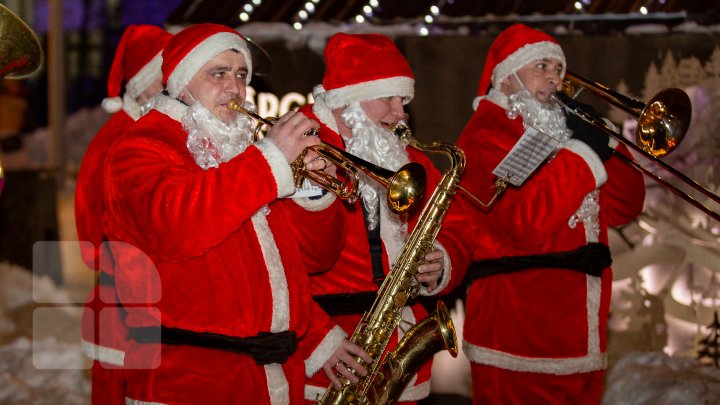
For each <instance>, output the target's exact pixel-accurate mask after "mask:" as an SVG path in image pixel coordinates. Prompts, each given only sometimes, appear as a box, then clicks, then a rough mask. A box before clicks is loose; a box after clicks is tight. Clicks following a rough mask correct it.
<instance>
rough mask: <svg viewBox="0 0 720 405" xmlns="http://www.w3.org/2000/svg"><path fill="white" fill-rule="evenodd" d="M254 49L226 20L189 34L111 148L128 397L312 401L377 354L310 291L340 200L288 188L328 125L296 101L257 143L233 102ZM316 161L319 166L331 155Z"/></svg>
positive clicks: (330, 247) (331, 238)
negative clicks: (322, 378) (312, 383)
mask: <svg viewBox="0 0 720 405" xmlns="http://www.w3.org/2000/svg"><path fill="white" fill-rule="evenodd" d="M249 46H251V45H249V42H248V41H246V40H245V39H244V37H242V36H241V35H240V34H238V33H237V32H236V31H234V30H232V29H230V28H227V27H225V26H222V25H217V24H198V25H194V26H191V27H188V28H186V29H184V30H183V31H181V32H179V33H178V34H176V35H175V36H174V37H173V38H172V39H171V40H170V42H169V43H168V44H167V45H166V47H165V49H164V51H163V54H162V56H163V64H162V71H163V81H164V83H165V86H166V92H167V94H163V95H161V96H159V97H158V98H157V99H156V101H155V103H154V108H153V109H152V110H151V111H150V112H149V113H148V114H146V115H145V116H143V117H142V118H141V119H140V120H138V121H137V123H135V125H133V127H132V128H131V129H130V130H129V131H128V132H127V133H126V134H125V135H124V136H123V137H121V138H120V139H119V140H118V141H117V142H115V143H114V144H113V146H112V147H111V149H110V151H109V153H108V157H107V165H106V182H107V186H106V189H105V201H106V202H107V215H106V218H105V228H104V229H105V232H106V234H107V235H108V239H109V240H110V243H111V248H112V253H113V257H114V258H115V261H116V276H115V278H116V289H117V291H118V295H119V298H120V302H121V303H122V305H123V307H124V308H125V309H126V310H127V317H126V318H125V323H126V325H127V326H128V328H129V336H130V339H131V340H130V343H129V345H128V347H127V349H126V356H125V369H126V376H127V381H128V391H127V392H128V394H127V403H129V404H140V403H241V402H247V403H254V404H286V403H299V402H301V401H302V398H303V383H304V381H305V378H306V375H312V374H314V373H315V372H316V371H317V370H318V369H320V368H321V367H323V364H324V363H325V362H327V361H330V360H328V359H331V358H333V357H335V358H336V357H338V356H341V357H343V358H344V357H349V356H355V355H357V356H361V357H363V358H367V360H368V361H369V358H368V357H367V355H366V354H365V353H364V352H362V351H361V350H360V349H359V348H358V347H357V346H356V345H353V344H351V343H349V342H348V341H347V340H346V339H345V333H343V331H342V330H341V329H340V328H339V327H337V326H334V325H333V324H332V323H331V322H330V319H329V317H328V316H327V315H326V314H325V313H324V312H323V311H322V310H321V308H320V307H319V306H318V305H317V304H315V303H314V302H312V299H311V297H310V293H309V289H308V278H307V274H306V272H307V270H306V268H307V267H312V268H319V269H323V268H327V267H328V266H329V265H330V263H331V262H332V260H334V259H335V257H336V255H337V251H338V250H339V248H340V243H341V242H342V234H343V232H344V220H343V217H342V205H341V204H340V202H339V201H337V199H336V198H335V196H334V195H333V194H326V195H324V196H321V197H320V198H318V199H310V198H287V197H289V196H291V195H292V194H293V193H294V192H295V186H294V181H293V174H292V170H291V166H290V162H293V161H294V160H295V159H296V157H297V156H298V155H299V154H300V153H301V151H303V150H304V149H305V148H306V147H308V146H311V145H315V144H317V143H318V142H319V139H317V137H313V136H305V134H307V133H308V132H309V131H310V130H311V129H313V128H316V127H317V123H315V122H314V121H312V120H310V119H308V118H307V117H306V116H304V115H302V114H298V113H294V112H290V113H287V114H285V115H284V116H282V117H280V119H279V120H278V121H277V122H276V123H275V125H274V126H273V127H272V128H271V129H270V130H269V131H268V134H267V136H266V137H265V138H263V139H261V140H259V141H258V142H255V143H252V135H253V123H252V121H251V119H250V118H248V117H246V116H244V115H241V114H239V113H238V112H236V111H234V110H232V109H231V108H230V107H229V106H228V104H229V103H230V102H231V101H236V102H238V103H241V104H242V103H243V102H244V100H245V95H246V86H247V85H248V83H249V82H250V78H251V76H252V73H253V66H254V65H256V64H257V63H256V61H253V60H252V59H251V56H250V55H251V52H250V48H249ZM248 107H251V106H249V105H248ZM314 157H315V156H313V155H312V154H311V153H309V154H308V155H307V156H306V157H305V163H306V166H307V169H309V170H318V169H320V168H321V167H323V166H324V163H323V162H321V161H317V160H313V159H314ZM348 351H350V352H348ZM359 372H360V374H361V375H362V374H364V373H365V372H366V370H364V369H363V368H359Z"/></svg>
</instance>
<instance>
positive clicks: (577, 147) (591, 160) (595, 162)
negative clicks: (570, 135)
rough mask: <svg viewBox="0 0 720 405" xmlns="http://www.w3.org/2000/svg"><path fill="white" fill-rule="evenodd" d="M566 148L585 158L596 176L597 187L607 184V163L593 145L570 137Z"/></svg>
mask: <svg viewBox="0 0 720 405" xmlns="http://www.w3.org/2000/svg"><path fill="white" fill-rule="evenodd" d="M564 148H565V149H567V150H570V151H572V152H573V153H575V154H577V155H580V157H582V158H583V159H584V160H585V163H587V165H588V167H589V168H590V171H592V174H593V176H594V177H595V188H598V187H600V186H602V185H603V184H605V182H606V181H607V171H605V165H604V164H603V162H602V160H601V159H600V157H599V156H598V155H597V153H595V151H593V150H592V148H591V147H589V146H588V145H587V144H586V143H585V142H582V141H578V140H577V139H570V140H568V141H567V143H565V146H564Z"/></svg>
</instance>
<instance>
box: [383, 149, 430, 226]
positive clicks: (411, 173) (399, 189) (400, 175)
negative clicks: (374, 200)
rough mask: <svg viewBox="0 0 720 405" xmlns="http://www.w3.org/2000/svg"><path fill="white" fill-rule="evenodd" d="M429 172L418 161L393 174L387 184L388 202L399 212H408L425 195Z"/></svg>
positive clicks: (392, 208) (391, 207)
mask: <svg viewBox="0 0 720 405" xmlns="http://www.w3.org/2000/svg"><path fill="white" fill-rule="evenodd" d="M426 184H427V173H426V172H425V168H424V167H423V166H422V165H421V164H420V163H416V162H410V163H408V164H406V165H405V166H403V167H401V168H400V169H399V170H398V171H397V172H395V174H394V175H393V176H392V178H391V179H390V181H389V182H388V185H387V204H388V207H390V209H391V210H392V211H393V212H395V213H398V214H402V213H405V212H408V211H409V210H410V209H412V208H413V207H415V206H417V204H418V203H419V202H421V201H422V199H423V198H424V197H425V185H426Z"/></svg>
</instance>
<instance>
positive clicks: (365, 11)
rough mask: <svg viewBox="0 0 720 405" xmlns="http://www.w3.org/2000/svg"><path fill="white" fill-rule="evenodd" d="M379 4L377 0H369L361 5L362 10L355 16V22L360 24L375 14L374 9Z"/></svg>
mask: <svg viewBox="0 0 720 405" xmlns="http://www.w3.org/2000/svg"><path fill="white" fill-rule="evenodd" d="M379 6H380V1H379V0H370V1H368V2H367V3H366V4H365V5H364V6H363V7H362V9H361V10H362V12H361V13H358V14H357V15H356V16H355V22H356V23H358V24H362V23H364V22H365V21H367V20H369V19H371V18H372V17H373V16H374V15H375V10H376V9H377V8H378V7H379Z"/></svg>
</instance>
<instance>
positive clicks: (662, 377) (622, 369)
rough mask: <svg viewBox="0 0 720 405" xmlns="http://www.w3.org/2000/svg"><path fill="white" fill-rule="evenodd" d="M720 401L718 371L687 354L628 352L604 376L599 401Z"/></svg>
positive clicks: (666, 404) (639, 404)
mask: <svg viewBox="0 0 720 405" xmlns="http://www.w3.org/2000/svg"><path fill="white" fill-rule="evenodd" d="M718 403H720V370H718V369H717V368H715V367H713V366H705V365H703V364H701V363H700V362H699V361H697V360H695V359H692V358H688V357H668V356H667V355H666V354H664V353H662V352H647V353H632V354H629V355H627V356H625V357H624V358H623V359H622V360H620V361H619V362H618V363H617V365H616V366H615V367H614V368H613V369H612V370H610V373H609V374H608V377H607V383H606V387H605V394H604V396H603V404H606V405H623V404H632V405H644V404H648V405H649V404H652V405H670V404H718Z"/></svg>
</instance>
